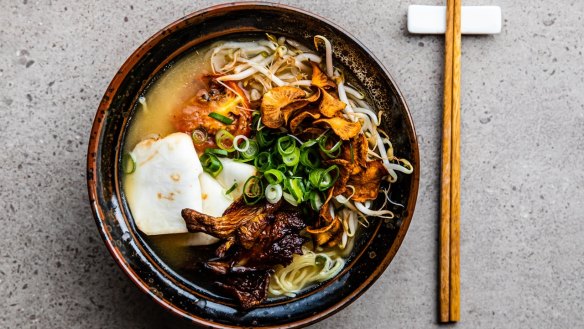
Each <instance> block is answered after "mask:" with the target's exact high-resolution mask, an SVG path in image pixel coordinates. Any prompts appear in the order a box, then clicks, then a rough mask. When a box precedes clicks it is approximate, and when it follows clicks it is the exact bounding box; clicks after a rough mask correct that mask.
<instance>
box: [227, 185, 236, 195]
mask: <svg viewBox="0 0 584 329" xmlns="http://www.w3.org/2000/svg"><path fill="white" fill-rule="evenodd" d="M236 188H237V183H233V185H231V187H230V188H229V189H228V190H227V191H225V194H226V195H227V194H229V193H231V192H233V191H235V189H236Z"/></svg>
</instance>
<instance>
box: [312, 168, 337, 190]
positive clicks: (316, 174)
mask: <svg viewBox="0 0 584 329" xmlns="http://www.w3.org/2000/svg"><path fill="white" fill-rule="evenodd" d="M331 171H334V175H331ZM338 176H339V167H337V166H336V165H332V166H330V167H328V168H327V169H322V168H318V169H314V170H312V171H311V172H310V174H309V175H308V180H309V181H310V184H311V185H312V186H314V187H316V188H317V189H319V190H320V191H326V190H328V189H329V188H330V187H331V186H333V184H334V183H335V181H336V180H337V178H338Z"/></svg>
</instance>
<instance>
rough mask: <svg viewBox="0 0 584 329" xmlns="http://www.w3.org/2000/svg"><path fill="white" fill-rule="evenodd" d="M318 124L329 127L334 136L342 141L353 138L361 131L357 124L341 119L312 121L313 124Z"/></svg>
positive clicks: (359, 125)
mask: <svg viewBox="0 0 584 329" xmlns="http://www.w3.org/2000/svg"><path fill="white" fill-rule="evenodd" d="M319 123H326V124H327V125H329V126H330V127H331V128H332V129H333V131H334V132H335V134H336V135H337V136H339V137H340V138H341V139H342V140H348V139H350V138H353V137H355V136H357V134H359V132H360V131H361V124H360V123H359V122H352V121H349V120H347V119H344V118H341V117H334V118H328V119H319V120H316V121H314V124H319Z"/></svg>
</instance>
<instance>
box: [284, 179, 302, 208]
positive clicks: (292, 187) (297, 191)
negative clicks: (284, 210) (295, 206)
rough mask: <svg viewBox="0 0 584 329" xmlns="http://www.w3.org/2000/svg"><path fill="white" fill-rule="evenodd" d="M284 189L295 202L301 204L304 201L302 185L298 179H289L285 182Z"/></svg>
mask: <svg viewBox="0 0 584 329" xmlns="http://www.w3.org/2000/svg"><path fill="white" fill-rule="evenodd" d="M285 185H286V188H287V189H288V191H289V192H290V194H291V195H292V196H293V197H294V199H295V200H296V202H302V201H303V199H304V184H302V179H300V178H289V179H288V180H286V182H285Z"/></svg>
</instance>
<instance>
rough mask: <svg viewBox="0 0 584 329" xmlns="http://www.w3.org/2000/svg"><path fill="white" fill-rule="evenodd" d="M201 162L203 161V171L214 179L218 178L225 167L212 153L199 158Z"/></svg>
mask: <svg viewBox="0 0 584 329" xmlns="http://www.w3.org/2000/svg"><path fill="white" fill-rule="evenodd" d="M199 160H200V161H201V165H202V166H203V170H204V171H205V172H207V173H209V174H210V175H211V176H213V177H217V175H219V173H220V172H221V170H223V165H222V164H221V161H219V159H217V156H215V155H214V154H212V153H203V155H201V157H199Z"/></svg>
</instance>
